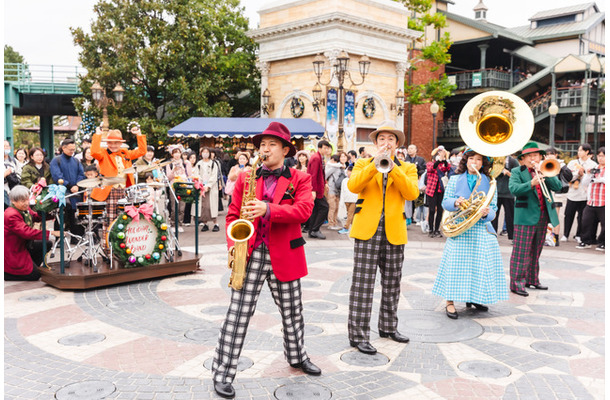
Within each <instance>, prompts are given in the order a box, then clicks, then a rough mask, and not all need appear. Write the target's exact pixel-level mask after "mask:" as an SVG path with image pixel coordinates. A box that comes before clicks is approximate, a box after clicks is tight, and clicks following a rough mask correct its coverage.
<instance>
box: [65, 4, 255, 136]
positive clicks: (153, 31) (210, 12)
mask: <svg viewBox="0 0 610 400" xmlns="http://www.w3.org/2000/svg"><path fill="white" fill-rule="evenodd" d="M94 11H95V14H96V16H97V17H96V19H95V20H94V21H93V23H92V25H91V34H87V33H85V32H84V31H83V29H82V28H71V32H72V35H73V39H74V43H75V44H76V45H78V46H80V47H81V48H82V51H81V52H80V55H79V61H80V62H81V64H82V65H83V66H84V67H85V68H87V70H88V75H87V76H85V77H83V78H82V80H81V84H80V87H81V90H82V91H83V94H84V95H85V97H88V98H90V95H91V89H90V88H91V85H92V84H93V82H94V81H95V80H98V81H99V82H100V84H101V85H102V86H103V87H104V88H106V92H107V94H108V95H110V94H111V91H112V88H113V87H114V85H115V84H116V83H117V82H118V83H120V84H121V85H122V86H123V87H124V88H125V97H124V102H123V104H122V105H121V107H118V108H112V107H111V108H110V109H109V114H110V125H111V127H118V128H119V129H121V130H124V129H125V127H126V125H127V123H128V122H129V120H131V119H137V121H138V122H139V123H140V125H141V127H142V130H143V131H144V132H145V133H146V134H147V135H150V134H152V135H153V136H154V137H155V140H158V139H161V140H164V139H165V137H166V134H167V130H168V128H170V127H172V126H174V125H176V124H178V123H180V122H182V121H184V120H186V119H187V118H189V117H193V116H203V117H227V116H232V115H236V116H237V115H244V114H248V113H250V112H252V111H253V110H256V109H258V104H257V102H258V98H257V96H253V95H249V94H251V93H258V91H259V89H258V84H259V83H258V82H259V74H258V70H257V69H256V67H255V50H256V44H255V43H254V41H253V40H252V39H250V38H248V37H247V36H246V31H247V29H248V20H247V18H246V17H244V9H243V8H242V7H240V6H239V0H174V1H165V0H149V1H123V0H100V1H99V2H98V3H97V4H96V5H95V6H94ZM244 93H245V95H244ZM82 101H83V100H82V99H81V100H78V101H75V103H76V106H77V109H79V111H81V112H82V107H81V103H82ZM95 114H99V111H98V112H97V113H95Z"/></svg>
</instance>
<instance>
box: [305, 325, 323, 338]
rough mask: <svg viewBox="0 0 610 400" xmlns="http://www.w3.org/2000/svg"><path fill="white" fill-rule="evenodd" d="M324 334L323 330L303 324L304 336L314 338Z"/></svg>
mask: <svg viewBox="0 0 610 400" xmlns="http://www.w3.org/2000/svg"><path fill="white" fill-rule="evenodd" d="M323 332H324V329H322V328H320V327H319V326H316V325H312V324H305V336H316V335H319V334H321V333H323Z"/></svg>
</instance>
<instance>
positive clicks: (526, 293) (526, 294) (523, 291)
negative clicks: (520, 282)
mask: <svg viewBox="0 0 610 400" xmlns="http://www.w3.org/2000/svg"><path fill="white" fill-rule="evenodd" d="M510 291H511V292H513V293H514V294H518V295H519V296H523V297H527V296H529V295H530V294H529V293H528V292H526V291H525V290H512V289H511V290H510Z"/></svg>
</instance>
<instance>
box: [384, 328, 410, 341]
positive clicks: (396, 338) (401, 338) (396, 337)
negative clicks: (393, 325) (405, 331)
mask: <svg viewBox="0 0 610 400" xmlns="http://www.w3.org/2000/svg"><path fill="white" fill-rule="evenodd" d="M379 336H380V337H382V338H387V337H389V338H390V339H392V340H393V341H395V342H398V343H409V338H408V337H406V336H405V335H402V334H400V333H398V332H394V333H387V332H384V331H379Z"/></svg>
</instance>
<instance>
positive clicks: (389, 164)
mask: <svg viewBox="0 0 610 400" xmlns="http://www.w3.org/2000/svg"><path fill="white" fill-rule="evenodd" d="M374 162H375V168H377V171H379V172H381V173H382V174H385V173H387V172H390V171H391V170H392V168H393V167H394V165H393V164H394V161H392V157H390V154H389V153H388V148H387V146H383V147H382V148H381V149H380V153H379V154H378V155H377V156H376V157H375V161H374Z"/></svg>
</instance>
